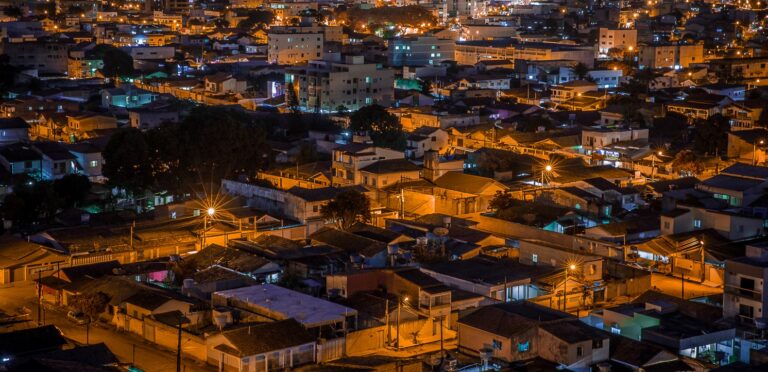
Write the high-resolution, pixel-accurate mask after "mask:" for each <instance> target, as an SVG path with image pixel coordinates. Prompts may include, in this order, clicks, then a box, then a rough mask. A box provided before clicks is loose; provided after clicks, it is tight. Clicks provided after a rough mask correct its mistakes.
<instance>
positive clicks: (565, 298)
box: [563, 264, 576, 313]
mask: <svg viewBox="0 0 768 372" xmlns="http://www.w3.org/2000/svg"><path fill="white" fill-rule="evenodd" d="M568 269H570V270H571V271H574V270H576V265H574V264H570V265H568V267H566V268H565V281H563V312H566V313H567V312H568Z"/></svg>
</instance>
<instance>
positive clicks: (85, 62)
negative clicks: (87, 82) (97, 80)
mask: <svg viewBox="0 0 768 372" xmlns="http://www.w3.org/2000/svg"><path fill="white" fill-rule="evenodd" d="M102 68H104V60H103V59H102V58H99V57H98V56H96V55H94V54H93V53H91V51H90V50H87V49H83V48H77V49H73V50H70V52H69V58H68V59H67V75H69V77H70V78H71V79H86V78H92V77H94V76H96V72H97V71H98V70H100V69H102Z"/></svg>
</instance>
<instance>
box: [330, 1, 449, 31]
mask: <svg viewBox="0 0 768 372" xmlns="http://www.w3.org/2000/svg"><path fill="white" fill-rule="evenodd" d="M337 19H338V20H340V21H342V22H345V23H346V24H348V25H350V26H362V25H365V26H366V27H369V28H371V29H372V28H374V27H377V26H383V25H400V26H406V27H422V25H424V26H427V27H428V26H429V25H434V24H436V20H435V16H434V15H433V14H432V12H430V11H428V10H427V9H424V8H423V7H421V6H418V5H410V6H402V7H394V6H384V7H377V8H371V9H362V8H359V7H355V8H350V9H347V10H341V11H339V12H338V13H337Z"/></svg>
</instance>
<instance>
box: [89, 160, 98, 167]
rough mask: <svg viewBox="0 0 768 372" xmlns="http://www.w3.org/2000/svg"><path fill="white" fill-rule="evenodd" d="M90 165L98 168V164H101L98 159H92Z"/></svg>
mask: <svg viewBox="0 0 768 372" xmlns="http://www.w3.org/2000/svg"><path fill="white" fill-rule="evenodd" d="M89 165H90V166H91V168H96V167H98V166H99V162H98V161H96V160H91V162H90V163H89Z"/></svg>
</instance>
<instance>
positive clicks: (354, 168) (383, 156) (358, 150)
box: [331, 143, 405, 186]
mask: <svg viewBox="0 0 768 372" xmlns="http://www.w3.org/2000/svg"><path fill="white" fill-rule="evenodd" d="M404 157H405V154H404V153H403V152H401V151H397V150H392V149H388V148H384V147H376V146H374V145H371V144H364V143H350V144H348V145H344V146H341V147H338V148H336V149H334V150H333V161H332V164H331V175H332V176H333V179H332V182H333V184H334V185H335V186H347V185H359V184H361V183H362V182H363V176H362V174H361V172H360V170H361V169H363V168H365V167H367V166H369V165H371V164H373V163H376V162H378V161H380V160H388V159H403V158H404Z"/></svg>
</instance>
